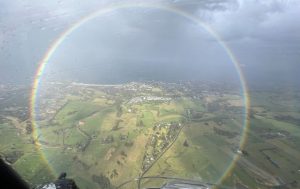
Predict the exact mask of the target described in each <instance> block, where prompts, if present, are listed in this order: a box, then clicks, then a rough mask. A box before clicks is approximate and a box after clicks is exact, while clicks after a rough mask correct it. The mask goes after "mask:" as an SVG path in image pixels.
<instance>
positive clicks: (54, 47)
mask: <svg viewBox="0 0 300 189" xmlns="http://www.w3.org/2000/svg"><path fill="white" fill-rule="evenodd" d="M125 8H153V9H158V10H162V11H167V12H171V13H175V14H177V15H179V16H182V17H184V18H186V19H188V20H190V21H192V22H193V23H195V24H197V25H198V26H201V27H202V28H204V29H205V30H206V31H207V32H208V33H209V34H210V35H211V36H212V37H214V38H215V39H216V40H217V42H218V43H219V45H220V46H221V47H222V48H223V49H224V50H225V52H226V53H227V55H228V57H229V58H230V60H231V61H232V63H233V64H234V67H235V69H236V71H237V74H238V77H239V80H240V84H241V87H242V92H243V94H242V95H243V102H244V107H245V112H244V113H245V117H244V123H243V133H242V136H241V138H240V144H239V145H240V149H243V147H244V145H245V142H246V141H247V132H248V128H249V107H250V99H249V95H248V89H247V85H246V81H245V78H244V76H243V74H242V70H241V67H240V64H239V62H238V60H237V59H236V57H235V56H234V54H233V53H232V51H231V49H230V48H229V47H228V45H227V44H226V43H225V42H224V40H222V38H221V36H220V35H219V34H218V33H216V32H215V31H214V30H213V29H212V28H211V27H210V26H209V25H207V24H205V23H204V22H202V21H201V20H199V18H197V17H195V16H193V15H191V14H189V13H187V12H184V11H182V10H180V9H178V8H175V7H169V6H164V5H157V4H150V3H145V2H143V3H136V4H128V3H117V4H112V5H110V6H106V7H103V8H101V9H99V10H97V11H95V12H93V13H91V14H88V15H87V16H85V17H83V18H81V19H80V20H78V21H77V22H75V23H73V24H72V25H71V26H70V27H68V28H67V29H66V30H65V31H64V32H62V33H61V34H60V35H59V36H58V37H57V39H55V40H54V41H53V42H52V44H51V45H50V47H49V48H48V50H47V52H46V53H45V55H44V56H43V58H42V59H41V61H40V62H39V64H38V68H37V70H36V74H35V76H34V81H33V84H32V90H31V99H30V119H31V122H32V130H33V137H34V140H35V146H36V148H37V150H38V151H39V153H40V156H41V158H42V159H43V161H45V162H46V164H47V165H48V169H49V170H50V172H51V173H52V174H54V170H53V169H52V167H51V166H49V163H48V161H47V159H46V156H45V155H44V154H43V152H42V149H41V146H42V145H41V144H40V143H39V139H38V135H39V133H38V129H37V126H38V125H37V123H36V121H35V120H36V119H35V117H36V110H35V108H36V99H37V93H38V88H39V84H40V82H41V77H42V76H43V73H44V71H45V68H46V66H47V64H48V63H49V60H50V58H51V57H52V55H53V54H54V53H55V51H56V50H57V48H58V47H59V46H60V45H61V44H62V43H63V42H64V40H65V39H66V37H68V36H69V35H70V34H72V32H74V31H75V30H76V29H78V28H79V27H80V26H82V25H83V24H85V23H87V22H88V21H90V20H92V19H93V18H96V17H98V16H101V15H103V14H106V13H109V12H111V11H114V10H119V9H125ZM238 159H239V155H238V154H236V155H234V157H233V160H232V162H231V163H230V165H229V166H228V167H227V169H226V170H225V172H224V174H223V175H222V176H221V177H220V179H219V181H218V182H217V183H222V181H223V180H224V179H225V178H226V177H227V176H228V175H230V174H231V171H232V170H233V168H234V165H235V163H236V161H237V160H238Z"/></svg>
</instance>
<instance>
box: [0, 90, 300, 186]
mask: <svg viewBox="0 0 300 189" xmlns="http://www.w3.org/2000/svg"><path fill="white" fill-rule="evenodd" d="M53 87H57V86H53ZM72 87H73V88H72ZM55 89H56V90H60V91H61V94H62V95H59V96H55V95H52V96H51V95H49V94H48V93H47V92H45V102H44V103H41V104H42V105H41V107H40V108H39V112H37V113H38V114H41V115H44V117H45V118H44V119H40V120H37V124H38V128H37V133H38V137H37V138H35V137H34V136H32V133H31V132H32V131H31V130H28V124H29V123H30V122H29V121H28V120H24V119H20V117H18V116H14V115H12V116H7V114H3V115H1V122H0V152H1V156H3V157H4V158H5V160H6V161H7V162H8V163H10V164H11V165H12V166H13V168H15V169H16V170H17V171H18V173H19V174H20V175H21V176H22V177H23V178H24V179H25V180H26V181H27V182H28V183H29V184H30V185H31V186H35V185H36V184H38V183H44V182H46V181H51V180H54V179H55V178H56V177H57V176H58V175H59V174H60V173H61V172H67V173H68V176H69V177H71V178H73V179H74V180H75V182H76V183H77V184H78V186H79V187H80V188H105V187H104V185H103V183H105V182H104V180H105V179H108V180H109V183H110V186H109V187H110V188H115V187H117V186H119V185H121V184H122V183H124V182H127V181H132V182H130V183H129V184H127V185H125V186H124V187H122V188H136V181H135V180H134V179H135V178H138V177H140V176H143V177H149V176H151V177H155V176H164V177H170V178H175V177H176V178H182V179H190V180H195V181H203V182H210V183H218V184H222V185H226V186H229V187H233V188H234V187H237V186H241V185H242V186H244V187H246V188H247V187H248V188H273V187H284V186H286V187H290V188H297V187H299V185H297V182H295V181H299V180H300V173H299V170H300V164H299V162H300V127H299V124H300V121H299V120H300V116H299V112H298V111H297V110H299V107H297V105H295V103H298V102H299V99H293V100H290V99H288V98H284V96H283V95H282V94H280V93H279V94H276V93H268V92H254V93H253V94H252V95H251V97H252V106H251V107H250V112H251V115H250V120H249V123H250V124H249V130H248V131H247V141H246V143H245V145H244V148H240V147H239V145H240V141H241V139H242V136H243V135H242V134H243V128H244V125H243V122H244V120H243V119H244V117H245V115H244V114H243V112H244V111H243V109H244V105H243V103H242V97H241V96H238V95H236V93H232V94H231V93H230V92H228V91H227V92H225V91H224V92H223V94H222V95H219V96H218V95H216V94H212V95H209V94H205V95H202V96H200V97H199V98H191V95H189V94H188V93H185V92H182V91H180V90H179V89H173V90H175V91H173V92H172V93H167V92H165V91H166V90H165V89H164V88H163V87H158V86H155V87H153V89H152V90H145V91H138V90H137V91H135V92H128V90H127V88H126V87H124V88H118V87H113V86H112V87H104V88H101V87H100V88H99V87H93V86H90V87H87V86H72V85H71V87H70V88H69V89H68V90H66V89H64V88H63V87H62V88H59V87H57V88H55ZM176 90H178V91H176ZM172 94H180V95H179V96H176V97H173V96H172ZM289 95H291V94H289ZM144 96H149V97H152V99H154V100H145V99H146V98H144ZM157 96H158V97H159V98H161V99H159V98H157ZM132 99H135V101H132ZM149 99H151V98H149ZM19 101H20V100H19ZM6 102H7V101H6ZM47 102H48V104H47ZM53 102H57V106H53ZM25 104H26V103H19V104H18V106H24V105H25ZM5 106H8V104H7V103H6V104H5ZM16 110H17V108H16ZM287 110H288V111H287ZM53 112H54V113H53ZM4 113H5V112H4ZM16 115H17V114H16ZM45 115H46V116H45ZM46 118H47V119H46ZM29 126H30V125H29ZM29 128H30V127H29ZM37 147H38V148H37ZM41 154H43V155H41ZM236 156H239V159H238V161H237V162H234V164H233V165H234V166H233V169H232V170H231V171H227V169H228V168H229V166H230V165H232V163H233V159H234V157H236ZM225 174H226V177H225ZM165 182H166V180H164V179H158V178H156V179H142V181H141V183H142V186H143V187H146V186H148V187H150V186H152V187H153V186H160V185H162V184H163V183H165Z"/></svg>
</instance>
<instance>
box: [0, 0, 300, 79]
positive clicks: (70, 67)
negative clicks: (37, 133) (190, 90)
mask: <svg viewBox="0 0 300 189" xmlns="http://www.w3.org/2000/svg"><path fill="white" fill-rule="evenodd" d="M117 2H123V3H124V1H111V0H110V1H99V0H90V1H75V0H59V1H52V0H51V1H38V0H14V1H10V0H3V1H0V80H1V81H0V82H11V83H13V82H24V81H25V82H27V83H30V82H31V80H32V77H33V74H34V72H35V69H36V67H37V63H38V61H39V60H40V59H41V58H42V56H43V54H44V53H45V51H46V50H47V48H48V47H49V45H50V43H51V42H52V41H53V40H54V39H55V38H56V37H57V36H59V34H60V33H61V32H62V31H64V30H65V29H66V28H68V26H69V25H71V24H72V23H74V22H75V21H76V20H78V19H80V18H81V17H83V16H85V15H87V14H89V13H91V12H93V11H95V10H98V9H100V8H103V7H105V6H106V5H109V4H111V3H117ZM128 2H129V3H133V4H134V3H140V2H144V1H128ZM147 2H148V3H149V2H150V3H153V4H159V5H163V6H169V7H176V8H178V9H181V10H183V11H186V12H188V13H189V14H192V15H194V16H195V17H197V18H199V19H201V20H202V21H204V22H205V23H207V24H208V25H210V26H211V27H212V28H213V29H214V30H215V31H217V33H219V34H220V36H222V39H223V40H224V41H225V42H226V44H228V46H229V47H230V48H231V49H232V50H233V52H234V54H235V55H236V57H237V59H238V60H239V62H240V64H241V65H242V68H243V71H244V73H245V76H246V78H247V80H248V82H249V83H262V81H264V82H266V83H270V82H271V83H272V82H278V83H279V82H280V83H283V84H289V83H292V82H293V83H295V82H296V81H298V80H299V79H298V78H299V75H300V62H299V60H300V24H298V23H299V18H300V2H299V1H298V0H285V1H284V0H276V1H275V0H264V1H258V0H253V1H251V0H247V1H238V0H227V1H225V0H222V1H221V0H206V1H201V0H173V1H162V0H161V1H154V0H153V1H147ZM46 74H47V75H48V76H49V77H59V78H63V79H77V80H86V81H87V82H97V81H99V82H105V81H107V82H116V81H121V80H124V81H127V80H128V81H130V80H134V79H155V78H157V79H166V80H170V81H172V80H176V79H210V78H214V79H215V78H217V79H222V80H224V79H228V80H231V79H233V80H235V79H236V72H235V70H234V68H233V66H232V64H231V63H230V60H229V59H228V57H227V56H226V53H225V52H224V50H223V49H222V48H221V47H220V46H219V45H218V43H217V42H216V41H215V40H214V39H213V38H211V36H210V35H209V34H208V33H207V32H206V31H205V30H204V29H203V28H201V27H199V26H196V25H195V23H193V22H191V21H189V20H187V19H185V18H183V17H181V16H178V15H176V14H174V13H170V12H165V11H161V10H156V9H151V8H145V9H144V8H142V9H141V8H139V9H136V8H130V9H125V10H118V11H113V12H111V13H108V14H106V15H104V16H101V17H97V18H95V19H94V20H92V21H90V22H88V23H86V24H85V25H83V26H82V27H80V28H79V29H78V30H76V31H75V32H74V33H73V34H72V35H71V36H69V38H68V39H67V40H66V41H65V42H64V43H63V45H61V46H60V48H59V49H58V50H57V52H56V53H55V55H54V56H53V57H52V59H51V64H49V67H48V68H47V70H46ZM124 78H125V79H124Z"/></svg>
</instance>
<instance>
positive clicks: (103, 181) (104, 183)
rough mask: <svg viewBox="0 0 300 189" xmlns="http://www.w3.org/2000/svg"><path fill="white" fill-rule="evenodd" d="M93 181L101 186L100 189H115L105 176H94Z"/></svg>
mask: <svg viewBox="0 0 300 189" xmlns="http://www.w3.org/2000/svg"><path fill="white" fill-rule="evenodd" d="M92 180H93V181H94V182H96V183H97V184H98V185H99V187H100V188H101V189H112V188H114V187H113V186H112V185H111V183H110V180H109V178H107V177H106V176H104V175H103V174H101V175H100V176H98V175H93V176H92Z"/></svg>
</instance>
